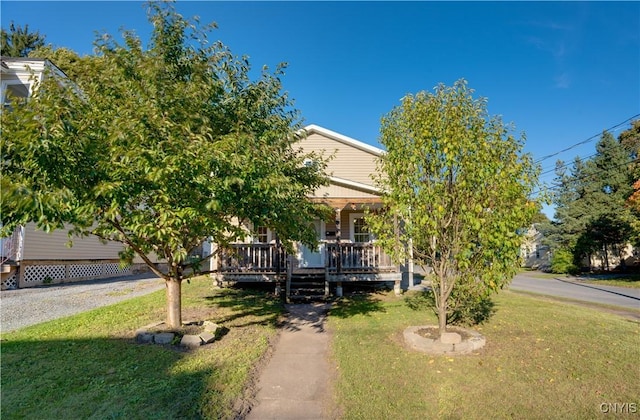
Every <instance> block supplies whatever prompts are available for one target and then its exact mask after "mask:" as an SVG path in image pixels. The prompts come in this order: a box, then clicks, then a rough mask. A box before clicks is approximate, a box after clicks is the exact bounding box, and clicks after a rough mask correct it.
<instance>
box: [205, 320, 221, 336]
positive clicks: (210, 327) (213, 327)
mask: <svg viewBox="0 0 640 420" xmlns="http://www.w3.org/2000/svg"><path fill="white" fill-rule="evenodd" d="M202 325H203V327H204V330H205V331H209V332H210V333H211V334H215V333H216V331H217V330H218V328H220V325H218V324H216V323H215V322H211V321H204V323H203V324H202Z"/></svg>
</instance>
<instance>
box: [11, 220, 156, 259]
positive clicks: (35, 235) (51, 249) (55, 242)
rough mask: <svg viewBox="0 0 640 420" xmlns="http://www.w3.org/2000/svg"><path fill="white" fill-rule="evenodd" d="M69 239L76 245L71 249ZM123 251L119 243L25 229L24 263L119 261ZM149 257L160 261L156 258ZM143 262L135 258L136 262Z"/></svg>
mask: <svg viewBox="0 0 640 420" xmlns="http://www.w3.org/2000/svg"><path fill="white" fill-rule="evenodd" d="M69 240H71V241H72V243H73V246H71V247H68V246H67V243H68V242H69ZM122 249H123V245H122V244H121V243H119V242H107V243H102V242H101V241H100V240H99V239H98V237H96V236H93V235H89V236H86V237H76V236H73V237H71V238H69V230H68V229H57V230H54V231H53V232H50V233H46V232H44V231H42V230H38V229H36V225H35V224H34V223H28V224H27V225H26V226H25V229H24V244H23V254H22V260H25V261H34V260H118V259H119V258H120V257H119V255H118V253H119V252H120V251H121V250H122ZM150 256H151V257H152V258H153V259H152V261H154V262H157V256H155V255H150ZM141 262H142V259H141V258H140V257H137V256H136V258H135V259H134V263H141Z"/></svg>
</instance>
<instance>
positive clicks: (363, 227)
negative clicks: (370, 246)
mask: <svg viewBox="0 0 640 420" xmlns="http://www.w3.org/2000/svg"><path fill="white" fill-rule="evenodd" d="M370 240H371V234H370V233H369V226H367V222H366V221H365V220H364V216H359V217H354V218H353V242H369V241H370Z"/></svg>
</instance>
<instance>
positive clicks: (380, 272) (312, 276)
mask: <svg viewBox="0 0 640 420" xmlns="http://www.w3.org/2000/svg"><path fill="white" fill-rule="evenodd" d="M316 253H317V254H318V256H319V257H318V258H314V259H313V260H315V261H322V262H323V263H324V266H319V265H318V264H315V265H308V264H306V263H305V261H309V260H310V258H309V255H308V250H307V253H306V255H304V257H303V258H301V257H302V254H303V253H300V252H299V253H298V254H297V255H290V254H288V253H287V252H286V251H285V249H284V248H283V247H282V246H281V245H279V244H276V243H270V244H262V243H259V244H232V245H229V246H228V247H225V248H222V249H220V250H219V251H218V258H217V266H218V267H217V270H216V271H217V274H216V277H217V281H218V283H219V284H223V283H225V282H273V283H275V285H276V288H279V287H281V285H282V283H284V285H285V290H286V296H287V298H288V297H289V296H291V295H292V294H293V292H292V290H295V289H296V287H298V286H300V287H303V286H308V285H310V284H313V283H316V286H318V283H320V284H322V285H323V288H324V290H322V293H321V294H322V295H323V296H325V297H326V296H328V295H329V294H330V289H331V288H335V290H336V294H337V295H339V296H340V295H341V294H342V283H343V282H394V288H397V289H399V287H400V280H401V277H402V273H401V270H400V267H399V266H398V265H395V264H393V261H392V260H391V257H390V256H389V255H387V254H386V253H385V252H384V251H383V250H382V248H381V247H380V246H379V245H377V244H375V243H372V242H360V243H359V242H356V243H351V242H324V243H322V244H321V246H320V248H319V249H318V250H317V251H316ZM301 262H302V264H301ZM316 288H317V287H316Z"/></svg>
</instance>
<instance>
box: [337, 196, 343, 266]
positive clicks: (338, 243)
mask: <svg viewBox="0 0 640 420" xmlns="http://www.w3.org/2000/svg"><path fill="white" fill-rule="evenodd" d="M341 211H342V209H341V208H336V245H337V246H338V261H337V262H336V270H337V274H340V273H341V272H342V246H341V245H340V238H341V236H342V229H341V228H340V212H341Z"/></svg>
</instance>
